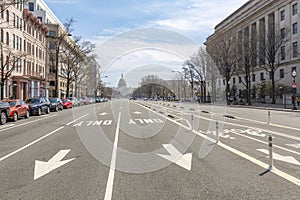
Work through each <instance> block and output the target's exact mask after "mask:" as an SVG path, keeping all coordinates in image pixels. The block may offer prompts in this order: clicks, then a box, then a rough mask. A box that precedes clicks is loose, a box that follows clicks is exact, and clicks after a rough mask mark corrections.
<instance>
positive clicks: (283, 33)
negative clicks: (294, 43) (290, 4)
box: [280, 28, 285, 39]
mask: <svg viewBox="0 0 300 200" xmlns="http://www.w3.org/2000/svg"><path fill="white" fill-rule="evenodd" d="M280 36H281V39H284V38H285V28H282V29H280Z"/></svg>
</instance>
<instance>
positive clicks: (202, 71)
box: [185, 47, 207, 101]
mask: <svg viewBox="0 0 300 200" xmlns="http://www.w3.org/2000/svg"><path fill="white" fill-rule="evenodd" d="M206 55H207V53H206V50H205V49H204V48H203V47H200V48H199V49H198V51H197V52H196V53H195V54H194V55H193V56H191V57H190V59H189V60H188V61H186V62H185V64H186V65H187V66H188V68H190V69H189V70H193V72H192V73H191V72H189V80H193V81H194V80H197V82H199V84H200V88H201V99H202V101H206V72H207V69H206ZM192 75H193V76H194V77H191V76H192ZM191 85H192V84H191ZM193 85H194V83H193Z"/></svg>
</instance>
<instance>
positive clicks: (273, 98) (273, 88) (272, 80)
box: [270, 71, 276, 104]
mask: <svg viewBox="0 0 300 200" xmlns="http://www.w3.org/2000/svg"><path fill="white" fill-rule="evenodd" d="M274 74H275V73H274V71H271V72H270V75H271V78H272V79H271V82H272V91H271V96H272V104H275V103H276V94H275V77H274Z"/></svg>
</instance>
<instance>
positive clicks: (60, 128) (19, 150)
mask: <svg viewBox="0 0 300 200" xmlns="http://www.w3.org/2000/svg"><path fill="white" fill-rule="evenodd" d="M87 115H88V114H86V115H83V116H81V117H80V118H77V119H75V120H73V121H72V122H70V123H73V122H75V121H77V120H79V119H81V118H83V117H86V116H87ZM70 123H68V124H70ZM63 128H65V126H61V127H59V128H57V129H55V130H54V131H52V132H50V133H48V134H47V135H44V136H42V137H40V138H38V139H36V140H34V141H33V142H31V143H29V144H27V145H25V146H23V147H21V148H19V149H17V150H15V151H13V152H11V153H9V154H7V155H6V156H3V157H1V158H0V162H2V161H3V160H5V159H7V158H9V157H11V156H13V155H15V154H17V153H19V152H21V151H23V150H24V149H27V148H28V147H30V146H32V145H34V144H36V143H38V142H39V141H41V140H43V139H45V138H47V137H49V136H51V135H53V134H54V133H56V132H58V131H60V130H62V129H63Z"/></svg>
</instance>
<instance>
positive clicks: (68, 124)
mask: <svg viewBox="0 0 300 200" xmlns="http://www.w3.org/2000/svg"><path fill="white" fill-rule="evenodd" d="M89 114H90V113H87V114H85V115H83V116H81V117H79V118H77V119H75V120H73V121H71V122H69V123H67V124H66V125H67V126H70V125H71V124H72V123H74V122H76V121H78V120H80V119H82V118H84V117H86V116H88V115H89Z"/></svg>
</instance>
